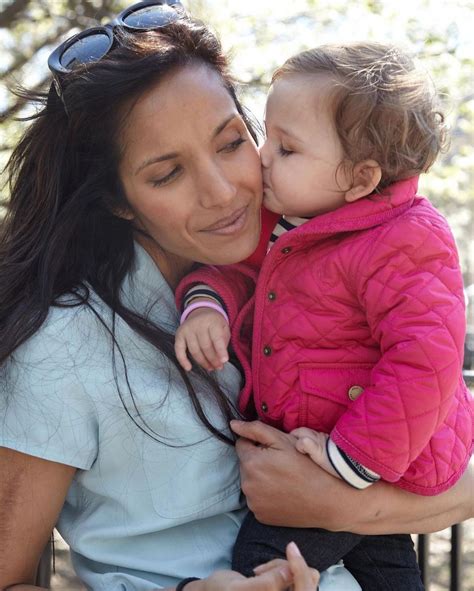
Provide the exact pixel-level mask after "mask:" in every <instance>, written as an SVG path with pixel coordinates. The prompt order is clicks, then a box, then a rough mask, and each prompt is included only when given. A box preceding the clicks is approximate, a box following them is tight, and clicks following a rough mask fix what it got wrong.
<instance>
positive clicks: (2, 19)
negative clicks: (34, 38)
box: [0, 0, 30, 29]
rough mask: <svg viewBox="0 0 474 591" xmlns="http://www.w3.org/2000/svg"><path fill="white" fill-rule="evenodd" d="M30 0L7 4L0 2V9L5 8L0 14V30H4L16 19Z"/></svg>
mask: <svg viewBox="0 0 474 591" xmlns="http://www.w3.org/2000/svg"><path fill="white" fill-rule="evenodd" d="M29 3H30V0H14V2H12V3H11V4H7V3H6V2H5V0H0V7H2V8H3V7H4V6H5V8H4V9H3V10H2V12H0V29H6V28H8V27H9V26H11V24H12V23H13V22H14V21H15V20H16V19H17V17H18V16H19V15H20V14H21V13H22V12H23V11H24V10H26V8H27V7H28V4H29Z"/></svg>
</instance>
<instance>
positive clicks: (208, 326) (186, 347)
mask: <svg viewBox="0 0 474 591" xmlns="http://www.w3.org/2000/svg"><path fill="white" fill-rule="evenodd" d="M229 341H230V328H229V324H228V323H227V321H226V319H225V318H224V316H223V315H222V314H220V313H219V312H217V311H216V310H213V309H212V308H206V307H202V308H197V309H196V310H193V311H192V312H191V313H190V314H189V316H188V317H187V318H186V320H185V321H184V322H183V324H182V325H181V326H180V327H179V328H178V330H177V332H176V339H175V343H174V350H175V353H176V358H177V359H178V361H179V363H180V364H181V367H182V368H183V369H185V370H186V371H190V370H191V368H192V366H191V362H190V361H189V358H188V356H187V354H186V351H189V353H190V354H191V355H192V356H193V358H194V360H195V361H196V363H198V364H199V365H200V366H201V367H203V368H204V369H207V370H208V371H212V370H214V369H222V368H223V366H224V363H226V361H229V355H228V353H227V346H228V344H229Z"/></svg>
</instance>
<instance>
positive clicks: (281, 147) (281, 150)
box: [278, 144, 293, 156]
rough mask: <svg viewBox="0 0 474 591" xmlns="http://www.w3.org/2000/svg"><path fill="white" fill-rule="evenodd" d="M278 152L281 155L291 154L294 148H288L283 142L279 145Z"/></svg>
mask: <svg viewBox="0 0 474 591" xmlns="http://www.w3.org/2000/svg"><path fill="white" fill-rule="evenodd" d="M278 153H279V154H280V156H289V155H290V154H293V151H292V150H286V149H285V148H284V147H283V146H282V145H281V144H280V146H279V147H278Z"/></svg>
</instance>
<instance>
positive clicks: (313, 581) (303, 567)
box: [286, 542, 319, 591]
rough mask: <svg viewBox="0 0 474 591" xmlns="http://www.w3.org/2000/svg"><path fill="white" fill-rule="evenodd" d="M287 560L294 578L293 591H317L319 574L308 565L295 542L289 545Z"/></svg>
mask: <svg viewBox="0 0 474 591" xmlns="http://www.w3.org/2000/svg"><path fill="white" fill-rule="evenodd" d="M286 558H287V560H288V564H289V567H290V571H291V574H292V576H293V587H292V588H293V590H294V591H315V590H316V588H317V586H318V584H319V572H318V571H317V570H315V569H314V568H310V567H309V566H308V565H307V564H306V561H305V559H304V558H303V556H302V555H301V552H300V551H299V548H298V546H297V545H296V544H295V543H294V542H290V543H289V544H288V546H287V548H286Z"/></svg>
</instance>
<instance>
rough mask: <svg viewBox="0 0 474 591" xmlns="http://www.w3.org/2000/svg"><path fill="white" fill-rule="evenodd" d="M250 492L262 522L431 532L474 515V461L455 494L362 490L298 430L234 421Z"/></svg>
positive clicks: (381, 488) (379, 487) (384, 531)
mask: <svg viewBox="0 0 474 591" xmlns="http://www.w3.org/2000/svg"><path fill="white" fill-rule="evenodd" d="M232 428H233V430H234V431H235V432H236V433H237V435H240V436H241V437H242V439H239V441H238V442H237V453H238V455H239V459H240V464H241V468H240V470H241V478H242V489H243V491H244V493H245V495H246V496H247V502H248V505H249V507H250V509H251V510H252V511H253V512H254V513H255V516H256V517H257V519H258V520H259V521H262V522H263V523H267V524H271V525H283V526H290V527H323V528H325V529H329V530H333V531H351V532H354V533H360V534H367V535H375V534H390V533H428V532H433V531H438V530H440V529H444V528H445V527H448V526H450V525H452V524H454V523H457V522H459V521H463V520H464V519H468V518H470V517H473V516H474V463H472V462H471V466H470V468H469V469H468V470H467V472H466V473H465V474H464V476H463V477H462V478H461V480H460V481H459V482H458V483H457V484H456V485H455V486H454V487H453V488H452V489H450V490H449V491H447V492H445V493H443V494H441V495H438V496H434V497H425V496H420V495H415V494H412V493H409V492H406V491H404V490H401V489H399V488H396V487H394V486H391V485H388V484H386V483H384V482H379V483H376V484H374V485H372V486H370V487H368V488H367V489H365V490H363V491H360V490H355V489H353V488H351V487H350V486H349V485H347V484H345V483H344V482H343V481H342V480H339V479H337V478H334V477H333V476H331V475H329V474H328V473H326V472H325V471H324V470H322V469H321V468H319V467H318V466H317V465H316V464H314V462H312V461H311V460H310V459H309V458H308V457H306V456H304V455H302V454H300V453H299V452H297V451H296V449H295V447H294V440H293V438H292V436H291V435H288V434H286V433H282V432H281V431H278V430H276V429H274V428H272V427H270V426H268V425H265V424H263V423H260V422H257V421H256V422H252V423H243V422H240V421H235V422H233V423H232Z"/></svg>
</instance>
